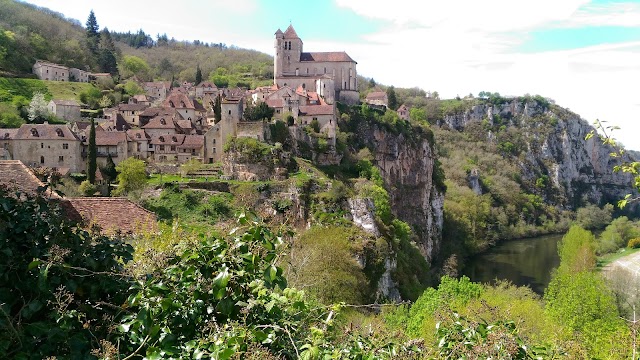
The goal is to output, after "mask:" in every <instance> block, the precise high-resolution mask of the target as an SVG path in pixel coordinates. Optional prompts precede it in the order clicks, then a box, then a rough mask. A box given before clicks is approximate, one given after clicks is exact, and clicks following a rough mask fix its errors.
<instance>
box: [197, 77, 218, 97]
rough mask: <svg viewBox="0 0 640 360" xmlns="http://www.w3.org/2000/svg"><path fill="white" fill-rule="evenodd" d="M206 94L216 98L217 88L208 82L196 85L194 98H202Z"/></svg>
mask: <svg viewBox="0 0 640 360" xmlns="http://www.w3.org/2000/svg"><path fill="white" fill-rule="evenodd" d="M207 94H208V95H213V96H217V95H218V87H217V86H216V85H215V84H214V83H212V82H210V81H203V82H201V83H200V84H198V86H196V97H197V98H202V97H204V96H205V95H207Z"/></svg>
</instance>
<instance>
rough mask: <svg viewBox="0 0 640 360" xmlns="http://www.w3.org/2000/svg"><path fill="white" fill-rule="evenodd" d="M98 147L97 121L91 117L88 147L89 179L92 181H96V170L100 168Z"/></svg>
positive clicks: (93, 182)
mask: <svg viewBox="0 0 640 360" xmlns="http://www.w3.org/2000/svg"><path fill="white" fill-rule="evenodd" d="M97 151H98V148H97V146H96V123H95V121H94V120H93V119H91V128H90V130H89V146H88V148H87V180H89V182H90V183H92V184H95V183H96V170H98V162H97V157H98V153H97Z"/></svg>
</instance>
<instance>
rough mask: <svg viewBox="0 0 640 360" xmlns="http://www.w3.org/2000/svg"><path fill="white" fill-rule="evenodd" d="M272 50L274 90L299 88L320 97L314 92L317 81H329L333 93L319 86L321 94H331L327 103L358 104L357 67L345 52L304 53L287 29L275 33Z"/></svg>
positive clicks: (300, 41)
mask: <svg viewBox="0 0 640 360" xmlns="http://www.w3.org/2000/svg"><path fill="white" fill-rule="evenodd" d="M274 47H275V57H274V66H273V73H274V74H273V76H274V83H275V84H277V85H278V86H285V85H286V86H289V87H291V88H293V89H296V88H298V87H299V86H302V87H303V88H305V89H307V90H315V91H316V92H318V93H320V92H321V91H318V90H319V89H317V88H316V87H317V86H318V85H320V84H319V82H318V80H320V79H322V78H324V79H327V80H328V79H330V80H332V83H333V89H327V88H326V85H327V83H326V82H324V83H322V84H321V85H322V86H323V89H322V92H325V93H326V92H330V91H331V92H333V94H331V96H326V98H327V99H338V100H340V101H342V102H345V103H357V102H358V101H359V95H358V81H357V75H358V73H357V71H356V64H357V63H356V61H355V60H353V59H352V58H351V57H350V56H349V55H348V54H347V53H346V52H344V51H335V52H304V51H303V43H302V40H301V39H300V37H298V34H297V33H296V31H295V30H294V29H293V26H291V25H289V27H288V28H287V29H286V30H285V31H284V32H282V31H281V30H280V29H278V31H276V33H275V42H274Z"/></svg>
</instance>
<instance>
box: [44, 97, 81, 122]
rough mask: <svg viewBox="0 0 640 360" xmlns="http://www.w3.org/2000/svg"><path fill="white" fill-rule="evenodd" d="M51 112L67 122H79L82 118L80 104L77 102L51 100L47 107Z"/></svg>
mask: <svg viewBox="0 0 640 360" xmlns="http://www.w3.org/2000/svg"><path fill="white" fill-rule="evenodd" d="M47 108H48V109H49V112H50V113H52V114H53V115H55V116H56V117H57V118H60V119H64V120H67V121H78V120H80V119H81V116H80V104H78V103H77V102H76V101H75V100H51V101H49V104H48V105H47Z"/></svg>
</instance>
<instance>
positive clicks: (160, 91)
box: [142, 81, 171, 100]
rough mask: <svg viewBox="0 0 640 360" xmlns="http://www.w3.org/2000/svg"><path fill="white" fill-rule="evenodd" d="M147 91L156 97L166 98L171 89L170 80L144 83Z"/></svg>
mask: <svg viewBox="0 0 640 360" xmlns="http://www.w3.org/2000/svg"><path fill="white" fill-rule="evenodd" d="M142 88H143V89H144V91H145V93H146V94H147V95H149V96H152V97H154V98H156V99H160V100H164V99H165V98H166V97H167V95H169V91H170V90H171V82H170V81H155V82H146V83H143V84H142Z"/></svg>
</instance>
